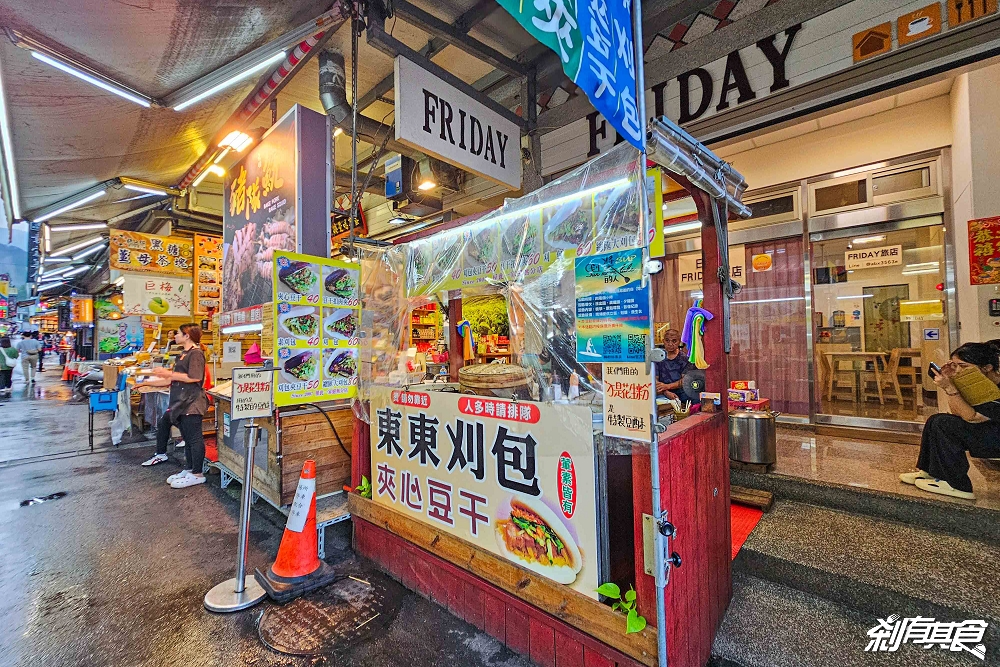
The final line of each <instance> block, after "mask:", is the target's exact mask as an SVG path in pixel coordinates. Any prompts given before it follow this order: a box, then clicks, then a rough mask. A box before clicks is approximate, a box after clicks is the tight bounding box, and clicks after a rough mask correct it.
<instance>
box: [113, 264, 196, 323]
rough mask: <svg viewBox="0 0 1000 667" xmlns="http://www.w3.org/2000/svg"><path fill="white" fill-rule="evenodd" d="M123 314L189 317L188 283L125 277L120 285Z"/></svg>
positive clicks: (184, 281) (145, 277) (189, 292)
mask: <svg viewBox="0 0 1000 667" xmlns="http://www.w3.org/2000/svg"><path fill="white" fill-rule="evenodd" d="M122 298H123V304H122V312H123V313H124V314H125V315H169V316H171V317H174V316H177V317H180V316H188V317H190V315H191V280H190V279H188V280H181V279H179V278H164V277H160V276H143V275H137V274H128V273H126V274H125V284H124V285H123V286H122Z"/></svg>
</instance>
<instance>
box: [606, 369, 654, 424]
mask: <svg viewBox="0 0 1000 667" xmlns="http://www.w3.org/2000/svg"><path fill="white" fill-rule="evenodd" d="M601 370H602V377H603V379H604V380H603V381H604V435H609V436H613V437H616V438H626V439H628V440H638V441H639V442H649V418H650V414H651V413H652V410H653V403H652V391H653V380H652V378H651V377H650V375H649V366H648V365H647V364H645V363H638V364H637V363H625V362H623V363H609V364H601Z"/></svg>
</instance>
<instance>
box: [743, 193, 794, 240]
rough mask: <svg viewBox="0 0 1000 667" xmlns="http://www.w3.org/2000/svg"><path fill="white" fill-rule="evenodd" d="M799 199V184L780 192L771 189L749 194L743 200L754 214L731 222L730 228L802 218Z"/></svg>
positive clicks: (757, 225) (761, 225) (772, 223)
mask: <svg viewBox="0 0 1000 667" xmlns="http://www.w3.org/2000/svg"><path fill="white" fill-rule="evenodd" d="M799 199H800V197H799V186H798V185H796V186H794V187H792V188H789V189H786V190H783V191H780V192H774V191H771V192H768V193H766V194H759V195H748V196H747V197H745V198H744V199H743V202H744V203H745V204H746V205H747V206H749V207H750V210H751V211H752V212H753V215H752V216H751V217H750V218H749V219H748V220H734V221H732V222H730V223H729V228H730V229H731V230H733V231H737V230H740V229H749V228H751V227H763V226H765V225H774V224H778V223H782V222H792V221H798V220H801V219H802V212H801V208H800V206H799Z"/></svg>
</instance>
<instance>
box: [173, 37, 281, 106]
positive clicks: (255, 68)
mask: <svg viewBox="0 0 1000 667" xmlns="http://www.w3.org/2000/svg"><path fill="white" fill-rule="evenodd" d="M284 57H285V52H284V51H279V52H277V53H275V54H274V55H272V56H271V57H270V58H267V59H266V60H264V61H262V62H260V63H257V64H256V65H254V66H253V67H249V68H247V69H245V70H243V71H242V72H240V73H239V74H236V75H234V76H232V77H230V78H228V79H226V80H225V81H223V82H222V83H220V84H217V85H215V86H212V87H211V88H209V89H208V90H206V91H205V92H203V93H199V94H197V95H195V96H194V97H192V98H191V99H189V100H185V101H184V102H181V103H180V104H178V105H176V106H174V111H183V110H184V109H186V108H188V107H189V106H191V105H192V104H194V103H196V102H200V101H201V100H203V99H205V98H206V97H210V96H212V95H214V94H216V93H217V92H219V91H220V90H225V89H226V88H228V87H229V86H232V85H234V84H236V83H239V82H240V81H243V80H244V79H247V78H249V77H251V76H253V75H254V74H256V73H257V72H259V71H261V70H262V69H264V68H265V67H267V66H268V65H271V64H273V63H276V62H278V61H279V60H281V59H283V58H284Z"/></svg>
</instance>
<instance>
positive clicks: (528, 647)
mask: <svg viewBox="0 0 1000 667" xmlns="http://www.w3.org/2000/svg"><path fill="white" fill-rule="evenodd" d="M353 521H354V549H355V551H357V553H359V554H361V555H362V556H365V557H366V558H370V559H371V560H373V561H375V563H376V564H377V565H379V566H380V567H381V568H382V569H383V570H385V571H386V572H388V573H389V574H390V575H391V576H392V577H394V578H395V579H397V580H399V581H400V582H401V583H402V584H403V585H404V586H406V587H407V588H409V589H411V590H414V591H416V592H417V593H419V594H421V595H423V596H424V597H426V598H428V599H430V600H432V601H433V602H436V603H438V604H440V605H441V606H443V607H445V608H447V609H448V610H449V611H450V612H451V613H453V614H455V615H456V616H458V617H459V618H461V619H463V620H465V621H466V622H468V623H471V624H472V625H475V626H476V627H477V628H479V629H481V630H484V631H485V632H487V633H488V634H490V635H491V636H492V637H494V638H495V639H497V640H498V641H500V642H502V643H504V644H505V645H506V646H507V647H508V648H510V649H511V650H512V651H515V652H516V653H520V654H521V655H524V656H527V657H529V658H530V659H531V660H532V662H534V663H536V664H538V665H543V666H545V667H642V666H641V665H640V664H639V663H637V662H636V661H635V660H633V659H631V658H629V657H628V656H626V655H624V654H623V653H621V652H619V651H616V650H615V649H613V648H611V647H610V646H607V645H605V644H602V643H601V642H598V641H597V640H595V639H593V638H592V637H590V636H588V635H585V634H583V633H582V632H580V631H579V630H577V629H575V628H573V627H572V626H570V625H568V624H566V623H564V622H563V621H560V620H559V619H557V618H555V617H553V616H550V615H548V614H546V613H545V612H543V611H540V610H538V609H536V608H534V607H532V606H531V605H529V604H528V603H526V602H524V601H523V600H520V599H518V598H516V597H514V596H512V595H510V594H509V593H507V592H506V591H503V590H501V589H499V588H496V587H495V586H493V585H491V584H489V583H487V582H486V581H483V580H482V579H480V578H478V577H476V576H475V575H473V574H471V573H469V572H467V571H466V570H463V569H462V568H460V567H457V566H455V565H453V564H451V563H449V562H447V561H445V560H443V559H441V558H439V557H437V556H435V555H434V554H431V553H430V552H427V551H424V550H423V549H421V548H420V547H417V546H415V545H413V544H411V543H409V542H407V541H406V540H404V539H402V538H400V537H398V536H396V535H394V534H393V533H390V532H389V531H387V530H384V529H382V528H379V527H378V526H376V525H374V524H371V523H369V522H367V521H365V520H363V519H359V518H357V517H355V518H354V519H353Z"/></svg>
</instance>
